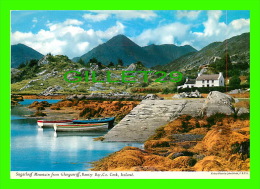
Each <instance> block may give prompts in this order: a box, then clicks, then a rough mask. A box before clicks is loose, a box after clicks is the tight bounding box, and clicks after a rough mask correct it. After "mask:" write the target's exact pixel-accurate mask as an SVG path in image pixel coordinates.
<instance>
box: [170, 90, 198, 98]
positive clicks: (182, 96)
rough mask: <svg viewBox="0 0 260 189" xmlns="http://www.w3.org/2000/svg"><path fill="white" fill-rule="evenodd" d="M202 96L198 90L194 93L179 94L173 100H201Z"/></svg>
mask: <svg viewBox="0 0 260 189" xmlns="http://www.w3.org/2000/svg"><path fill="white" fill-rule="evenodd" d="M201 97H202V96H201V94H200V92H199V91H198V90H196V91H194V92H183V93H179V94H175V95H174V96H173V97H172V98H177V99H180V98H201Z"/></svg>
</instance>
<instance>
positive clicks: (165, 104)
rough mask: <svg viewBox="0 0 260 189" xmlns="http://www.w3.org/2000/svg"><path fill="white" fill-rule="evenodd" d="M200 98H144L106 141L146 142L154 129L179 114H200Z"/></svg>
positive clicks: (112, 131) (110, 132)
mask: <svg viewBox="0 0 260 189" xmlns="http://www.w3.org/2000/svg"><path fill="white" fill-rule="evenodd" d="M203 102H204V100H203V99H200V100H143V101H142V102H141V103H140V104H139V105H138V106H136V107H135V108H134V109H133V110H132V111H131V112H130V113H129V114H128V115H126V116H125V117H124V118H123V119H122V120H121V121H120V122H119V123H118V124H117V125H116V126H115V127H114V128H113V129H111V130H110V131H109V132H108V133H107V134H106V135H105V136H104V138H105V139H104V141H121V142H130V141H131V142H144V141H145V140H147V138H148V137H149V136H151V135H152V134H153V133H154V131H155V130H156V129H157V128H158V127H160V126H162V125H164V124H166V123H168V122H169V121H172V120H174V119H176V118H177V117H178V116H179V115H182V114H189V115H193V116H198V115H200V112H201V110H202V106H203Z"/></svg>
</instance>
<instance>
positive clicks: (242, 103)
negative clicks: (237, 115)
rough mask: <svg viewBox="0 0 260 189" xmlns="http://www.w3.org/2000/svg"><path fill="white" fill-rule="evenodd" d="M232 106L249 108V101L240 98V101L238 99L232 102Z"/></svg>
mask: <svg viewBox="0 0 260 189" xmlns="http://www.w3.org/2000/svg"><path fill="white" fill-rule="evenodd" d="M234 107H236V108H247V109H250V102H249V101H247V100H242V101H239V102H237V103H234Z"/></svg>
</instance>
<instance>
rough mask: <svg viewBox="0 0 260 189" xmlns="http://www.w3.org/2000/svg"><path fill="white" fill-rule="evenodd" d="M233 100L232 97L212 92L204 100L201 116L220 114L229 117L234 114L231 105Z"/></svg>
mask: <svg viewBox="0 0 260 189" xmlns="http://www.w3.org/2000/svg"><path fill="white" fill-rule="evenodd" d="M234 102H235V100H234V98H233V97H231V96H229V95H227V94H224V93H221V92H218V91H212V92H210V93H209V95H208V96H207V98H206V101H205V104H204V105H203V110H202V114H204V115H207V116H211V115H214V114H216V113H222V114H226V115H231V114H234V113H235V109H234V107H233V105H232V103H234Z"/></svg>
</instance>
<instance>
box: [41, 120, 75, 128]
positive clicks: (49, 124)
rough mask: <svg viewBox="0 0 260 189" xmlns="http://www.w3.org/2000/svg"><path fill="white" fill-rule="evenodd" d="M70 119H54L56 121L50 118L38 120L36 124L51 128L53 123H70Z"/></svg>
mask: <svg viewBox="0 0 260 189" xmlns="http://www.w3.org/2000/svg"><path fill="white" fill-rule="evenodd" d="M72 121H73V120H72V119H69V120H56V121H51V120H38V121H37V124H38V126H39V127H50V128H53V125H54V124H70V123H72Z"/></svg>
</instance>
